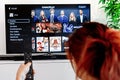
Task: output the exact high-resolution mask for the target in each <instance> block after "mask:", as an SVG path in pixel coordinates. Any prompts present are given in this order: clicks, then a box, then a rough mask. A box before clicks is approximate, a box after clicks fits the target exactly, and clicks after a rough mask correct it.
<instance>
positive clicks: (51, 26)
mask: <svg viewBox="0 0 120 80" xmlns="http://www.w3.org/2000/svg"><path fill="white" fill-rule="evenodd" d="M61 29H62V25H61V23H36V33H61Z"/></svg>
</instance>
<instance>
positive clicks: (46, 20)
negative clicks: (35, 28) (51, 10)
mask: <svg viewBox="0 0 120 80" xmlns="http://www.w3.org/2000/svg"><path fill="white" fill-rule="evenodd" d="M39 21H40V22H48V19H47V17H46V16H45V12H44V11H43V10H41V11H40V17H39Z"/></svg>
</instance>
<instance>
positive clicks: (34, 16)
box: [31, 10, 39, 23]
mask: <svg viewBox="0 0 120 80" xmlns="http://www.w3.org/2000/svg"><path fill="white" fill-rule="evenodd" d="M37 22H39V19H38V17H37V16H36V14H35V10H31V23H37Z"/></svg>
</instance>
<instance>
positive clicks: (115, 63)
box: [16, 22, 120, 80]
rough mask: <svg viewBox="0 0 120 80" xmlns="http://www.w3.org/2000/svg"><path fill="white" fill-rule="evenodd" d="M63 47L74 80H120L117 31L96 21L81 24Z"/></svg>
mask: <svg viewBox="0 0 120 80" xmlns="http://www.w3.org/2000/svg"><path fill="white" fill-rule="evenodd" d="M65 45H66V47H67V49H66V53H67V56H68V59H69V60H70V61H71V64H72V66H73V69H74V71H75V73H76V79H78V78H80V79H82V80H119V79H120V31H118V30H114V29H111V28H109V27H107V26H105V25H103V24H100V23H97V22H89V23H84V24H83V27H82V28H80V29H77V30H76V31H75V32H74V33H73V34H72V35H71V36H70V37H69V40H68V42H67V43H66V44H65ZM29 64H30V63H28V64H27V65H29ZM27 65H23V66H21V67H20V68H19V69H18V72H17V74H22V73H20V72H24V71H25V70H24V69H26V68H25V67H27ZM22 68H24V69H23V70H20V69H22ZM17 77H18V78H20V76H19V75H17ZM16 80H19V79H16Z"/></svg>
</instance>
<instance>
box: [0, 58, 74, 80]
mask: <svg viewBox="0 0 120 80" xmlns="http://www.w3.org/2000/svg"><path fill="white" fill-rule="evenodd" d="M21 63H23V61H0V80H15V78H16V72H17V69H18V67H19V65H20V64H21ZM56 64H57V65H56ZM33 67H34V70H35V75H34V77H35V78H34V80H75V75H74V71H73V69H72V67H71V64H70V63H69V61H67V60H64V61H61V60H54V61H33Z"/></svg>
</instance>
